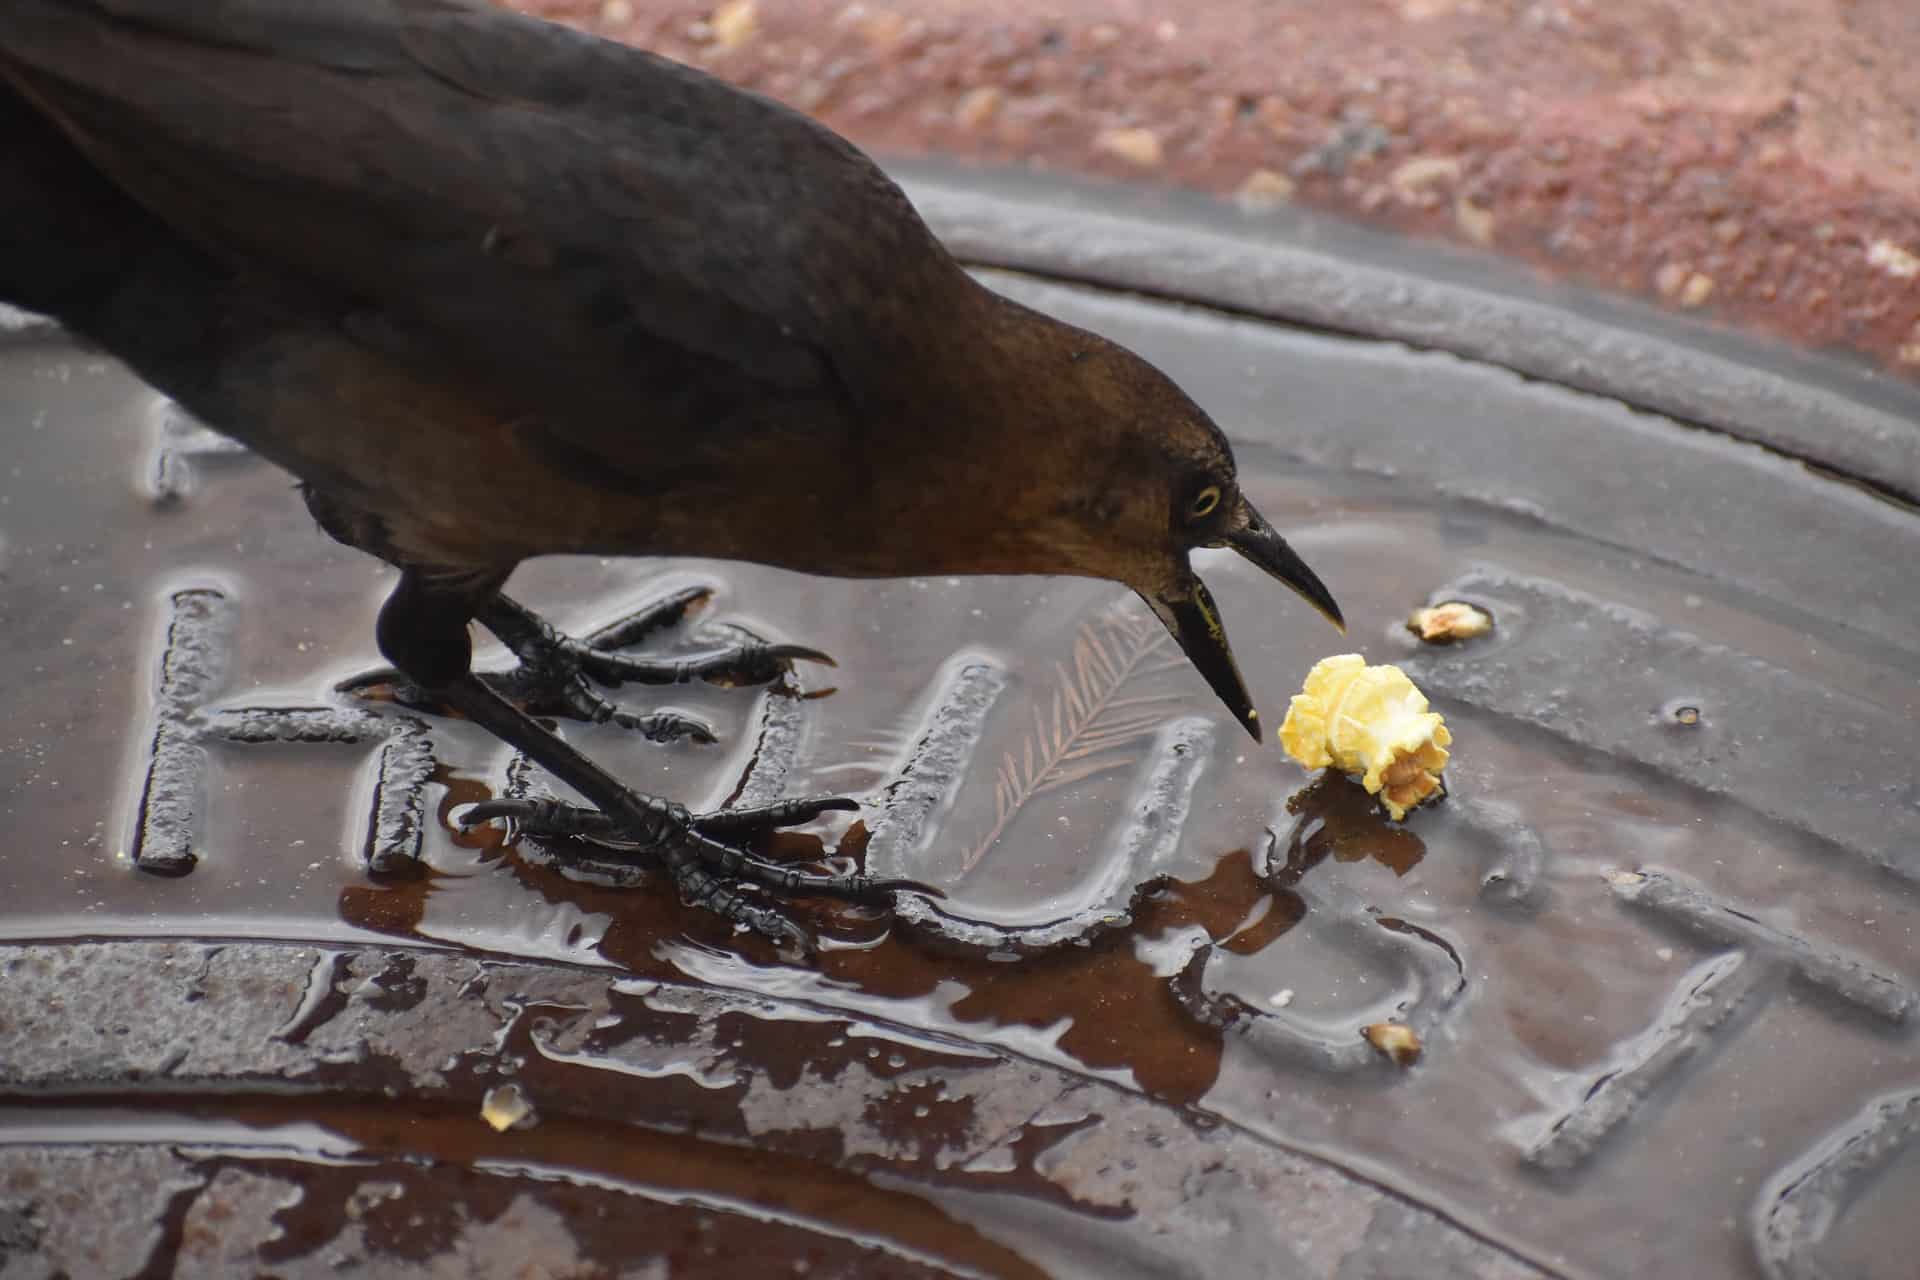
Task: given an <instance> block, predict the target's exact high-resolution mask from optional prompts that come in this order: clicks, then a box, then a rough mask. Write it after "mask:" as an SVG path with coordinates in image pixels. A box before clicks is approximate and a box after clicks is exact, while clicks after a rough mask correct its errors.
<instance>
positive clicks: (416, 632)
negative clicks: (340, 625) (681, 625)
mask: <svg viewBox="0 0 1920 1280" xmlns="http://www.w3.org/2000/svg"><path fill="white" fill-rule="evenodd" d="M503 580H504V575H502V574H499V573H497V572H486V573H477V572H470V573H445V572H436V571H433V570H426V569H420V568H408V569H404V570H402V572H401V576H400V583H399V585H398V586H396V587H395V588H394V590H393V594H392V595H391V596H389V597H388V598H387V602H386V604H385V606H384V607H382V609H381V610H380V622H379V641H380V649H381V652H383V653H384V654H386V656H387V658H388V660H389V661H391V662H392V663H393V664H394V666H396V667H398V668H399V669H400V671H401V672H402V673H403V674H405V675H407V676H408V677H409V678H410V679H412V680H415V681H417V682H418V683H419V684H420V685H421V687H422V689H423V690H425V691H426V692H427V693H428V694H429V695H430V696H432V697H434V698H436V699H438V700H439V701H441V702H442V703H444V704H445V705H447V706H448V707H450V708H452V709H453V710H455V711H457V712H459V713H460V714H462V715H464V716H465V717H466V718H467V719H469V720H471V721H473V722H474V723H475V724H478V725H480V726H481V727H482V728H484V729H486V730H488V731H489V732H491V733H492V734H493V735H494V736H495V737H497V738H499V739H500V740H501V741H503V742H505V743H507V744H508V745H509V746H512V747H514V748H516V749H517V750H519V751H521V752H523V753H524V754H525V755H526V756H527V757H528V758H529V759H531V760H532V761H534V763H536V764H538V765H540V766H541V767H542V768H544V769H546V770H547V771H548V772H549V773H551V774H553V775H554V776H555V777H557V778H559V779H560V781H562V782H564V783H566V784H567V785H568V786H569V787H572V788H573V789H574V790H575V791H577V792H579V793H580V794H581V795H582V796H583V797H585V798H586V799H587V800H588V801H590V802H591V803H592V804H593V805H594V806H595V807H596V809H597V810H598V815H599V817H602V818H604V819H605V823H604V826H603V827H602V829H601V834H602V836H603V837H614V838H617V840H618V844H617V845H614V844H613V843H611V842H610V841H608V840H605V839H603V840H602V841H601V843H602V845H603V847H618V848H621V849H623V850H627V851H631V852H632V853H634V854H637V855H641V856H646V857H650V858H652V859H654V860H656V861H657V862H658V863H659V864H660V865H661V867H662V868H664V869H665V870H666V872H667V873H668V874H669V875H671V876H672V877H673V880H674V883H675V884H676V885H678V886H679V889H680V892H681V894H682V896H683V897H684V898H685V899H686V900H687V902H688V903H689V904H691V905H693V906H696V907H700V908H703V909H705V910H708V911H712V912H714V913H715V914H716V915H719V916H721V917H722V918H724V919H726V920H729V921H732V922H733V923H735V924H740V925H745V926H747V927H748V928H751V929H753V930H754V931H755V932H757V933H760V934H762V935H764V936H765V937H768V938H771V939H772V940H774V941H775V942H777V943H780V944H783V945H787V946H795V947H799V948H800V949H802V950H811V948H812V939H811V938H810V937H809V936H808V935H807V933H806V931H805V930H804V929H802V928H801V927H800V926H799V925H798V924H796V923H794V922H793V921H792V920H790V919H789V918H788V917H787V916H786V915H785V914H784V913H783V912H781V911H780V910H779V909H778V908H776V907H773V906H771V905H768V904H766V903H763V902H761V901H758V900H756V899H755V898H754V897H750V896H748V895H747V894H744V893H742V892H741V891H740V890H739V888H737V887H736V886H737V885H738V883H739V882H741V881H746V882H750V883H754V884H758V885H761V886H763V887H765V888H768V889H771V890H774V891H775V892H782V893H791V894H828V895H832V896H836V897H842V898H848V899H853V900H857V901H879V900H884V899H886V898H888V897H889V896H890V895H892V894H894V893H896V892H902V891H912V892H926V893H932V892H934V890H931V889H929V888H927V887H926V886H923V885H920V884H918V883H916V882H914V881H911V880H881V879H876V878H874V877H871V876H864V875H862V876H851V875H816V874H811V873H807V872H799V871H794V870H792V869H791V868H789V867H785V866H782V865H781V864H779V863H775V862H771V861H769V860H767V859H765V858H762V857H760V856H758V855H756V854H753V853H749V852H747V851H746V850H744V849H740V848H737V847H736V846H735V845H733V844H732V843H730V839H731V838H737V837H738V836H740V835H741V834H744V833H746V832H748V831H750V830H752V829H756V828H765V827H777V826H785V825H791V824H793V823H795V822H804V821H810V820H811V819H812V818H814V817H816V816H818V815H819V814H820V813H823V812H826V811H827V810H830V809H850V808H852V807H854V806H853V802H852V801H850V800H842V799H815V800H794V801H782V802H779V803H776V804H773V805H767V806H764V807H762V808H759V809H750V810H735V811H731V812H721V813H714V814H702V815H699V816H697V817H696V816H695V815H693V814H691V813H689V812H688V811H687V809H686V808H685V807H684V806H682V805H678V804H675V803H673V802H672V801H670V800H663V799H659V798H658V797H654V796H645V795H641V794H639V793H638V792H635V791H633V790H631V789H630V788H628V787H626V786H625V785H623V784H622V783H621V782H620V781H619V780H618V779H616V778H614V777H613V775H611V774H609V773H607V772H606V771H605V770H603V769H601V768H600V766H598V765H596V764H594V763H593V761H591V760H589V759H588V758H587V757H586V756H584V755H582V754H581V753H580V752H579V751H577V750H575V749H574V748H573V747H571V746H569V745H568V744H567V743H565V742H563V741H562V740H561V739H560V738H558V737H556V736H555V735H554V734H552V733H551V732H549V731H548V730H547V729H545V728H544V727H542V726H541V725H540V723H539V722H538V721H536V720H534V719H533V717H531V716H529V715H528V714H527V713H526V712H524V711H522V710H520V709H519V708H518V707H516V706H514V705H513V704H512V703H511V702H508V701H507V700H506V699H505V698H503V697H501V696H500V695H499V694H498V693H496V692H494V691H493V690H492V689H491V688H489V687H488V686H487V685H486V684H485V683H484V682H483V681H481V680H480V678H479V677H478V676H476V675H474V673H473V671H472V669H471V662H472V657H473V649H472V642H471V640H470V639H469V637H468V634H467V621H468V619H469V618H471V617H473V616H474V614H475V613H476V612H477V611H478V607H479V606H481V605H482V604H483V602H484V601H485V599H486V598H487V597H488V596H491V595H493V594H495V593H497V592H498V590H499V585H500V583H501V582H502V581H503ZM476 809H480V810H482V812H481V814H480V817H481V818H483V819H484V817H487V816H509V817H511V816H515V815H517V814H522V813H524V810H523V809H522V808H521V807H520V802H511V801H502V802H494V803H493V804H492V805H490V806H485V807H482V806H476ZM556 812H566V813H568V814H570V815H572V820H573V821H575V822H576V823H578V824H582V825H584V824H585V823H586V821H587V820H586V819H585V818H584V817H582V816H581V814H582V813H583V811H579V810H575V809H573V808H572V807H571V806H565V807H561V808H558V809H556ZM595 822H596V824H597V823H598V819H595Z"/></svg>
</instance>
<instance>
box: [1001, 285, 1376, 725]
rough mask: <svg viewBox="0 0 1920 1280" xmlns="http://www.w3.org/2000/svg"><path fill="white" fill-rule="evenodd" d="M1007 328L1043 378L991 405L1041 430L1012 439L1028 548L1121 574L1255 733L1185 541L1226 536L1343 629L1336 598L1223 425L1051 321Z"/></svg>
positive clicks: (1249, 703)
mask: <svg viewBox="0 0 1920 1280" xmlns="http://www.w3.org/2000/svg"><path fill="white" fill-rule="evenodd" d="M1028 316H1029V317H1032V313H1028ZM1035 321H1040V323H1036V322H1035ZM1015 331H1016V332H1017V333H1020V334H1021V335H1022V336H1023V337H1024V339H1025V341H1026V345H1025V348H1024V349H1023V350H1021V351H1020V352H1018V353H1017V354H1015V353H1013V352H1006V353H1005V354H1007V355H1010V356H1012V358H1013V359H1014V360H1015V361H1016V362H1018V363H1022V364H1026V365H1027V366H1028V371H1029V373H1031V374H1032V375H1033V376H1031V377H1030V378H1028V379H1026V380H1024V381H1025V385H1026V386H1028V387H1029V388H1031V387H1036V386H1037V387H1044V388H1045V390H1044V391H1042V392H1040V393H1039V395H1038V397H1037V401H1036V402H1035V403H1030V404H1027V405H1024V406H1015V405H1011V404H1009V405H1004V406H1002V407H1001V410H1000V412H1001V413H1002V414H1004V415H1006V417H1008V418H1015V419H1016V420H1017V419H1019V418H1025V419H1026V420H1027V421H1028V422H1034V421H1035V419H1034V416H1033V415H1034V414H1036V413H1038V414H1039V415H1041V416H1040V417H1039V419H1038V426H1037V428H1036V430H1037V431H1040V432H1045V433H1046V435H1045V436H1044V437H1043V438H1036V439H1035V440H1034V441H1033V444H1034V446H1035V447H1033V448H1031V449H1028V450H1022V453H1023V454H1024V455H1025V456H1026V457H1029V458H1032V459H1035V465H1034V467H1033V473H1032V475H1030V476H1029V484H1028V485H1027V486H1026V487H1025V492H1024V493H1023V494H1022V495H1021V497H1020V498H1019V504H1020V507H1021V510H1022V512H1023V516H1022V518H1021V520H1020V524H1021V525H1022V526H1023V534H1024V536H1025V539H1026V540H1028V542H1029V545H1030V546H1031V547H1032V548H1033V551H1032V558H1033V559H1036V560H1037V559H1039V558H1041V557H1042V556H1043V555H1045V556H1051V557H1053V558H1054V560H1055V564H1056V568H1055V569H1054V571H1056V572H1065V573H1074V574H1083V575H1087V576H1092V577H1101V578H1110V579H1112V580H1114V581H1117V582H1122V583H1125V584H1126V585H1127V586H1130V587H1132V588H1133V589H1134V590H1135V591H1136V592H1138V593H1139V594H1140V596H1141V598H1142V599H1144V600H1145V601H1146V602H1147V604H1148V605H1149V606H1150V607H1151V608H1152V609H1153V612H1154V613H1155V614H1156V615H1157V616H1158V617H1159V619H1160V621H1161V622H1163V623H1164V624H1165V625H1166V628H1167V630H1168V631H1170V632H1172V633H1173V637H1174V639H1175V640H1177V641H1178V642H1179V644H1180V647H1181V648H1182V649H1183V650H1185V651H1186V654H1187V657H1188V658H1189V659H1191V660H1192V662H1193V665H1194V666H1196V667H1197V668H1199V670H1200V674H1201V675H1203V676H1204V677H1206V680H1207V683H1208V684H1210V685H1211V686H1212V687H1213V690H1214V692H1215V693H1216V694H1218V695H1219V696H1220V699H1221V700H1222V701H1223V702H1225V703H1226V704H1227V707H1228V709H1229V710H1230V711H1232V713H1233V715H1234V718H1235V719H1236V720H1238V721H1239V722H1240V723H1241V724H1242V725H1243V726H1245V728H1246V729H1247V731H1248V732H1249V733H1250V734H1252V735H1253V737H1254V738H1255V739H1256V740H1257V739H1258V738H1259V737H1260V721H1259V716H1258V713H1257V711H1256V710H1255V708H1254V705H1253V700H1252V698H1251V697H1250V696H1249V695H1248V693H1247V687H1246V683H1245V681H1244V680H1242V679H1241V676H1240V671H1239V667H1238V665H1237V664H1236V663H1235V662H1234V658H1233V650H1232V648H1231V647H1230V646H1229V645H1228V643H1227V633H1226V630H1225V628H1224V627H1223V626H1222V624H1221V620H1220V612H1219V610H1218V609H1217V608H1216V607H1215V606H1214V602H1213V597H1212V595H1211V594H1210V593H1209V592H1208V591H1207V588H1206V584H1205V583H1203V582H1201V580H1200V578H1199V575H1197V574H1196V573H1195V572H1194V571H1193V567H1192V565H1191V564H1190V562H1189V558H1190V556H1191V554H1192V553H1193V551H1194V550H1195V549H1197V548H1200V547H1231V548H1233V549H1234V550H1235V551H1237V552H1239V553H1240V554H1241V555H1242V556H1245V557H1246V558H1247V559H1248V560H1250V561H1252V562H1253V563H1254V564H1255V565H1257V566H1259V567H1260V568H1262V569H1264V570H1266V571H1267V573H1269V574H1271V575H1272V576H1273V577H1275V578H1278V579H1279V580H1280V581H1281V582H1284V583H1285V584H1286V585H1287V586H1289V587H1291V588H1293V590H1294V591H1296V592H1297V593H1299V594H1300V595H1301V596H1302V597H1304V598H1305V599H1306V601H1307V602H1308V603H1309V604H1311V605H1313V607H1314V608H1315V609H1317V610H1319V612H1320V613H1321V614H1322V615H1323V616H1324V617H1326V619H1327V620H1328V621H1330V622H1332V623H1333V624H1334V625H1335V626H1336V627H1339V628H1341V629H1342V630H1345V623H1344V621H1343V620H1342V618H1341V615H1340V606H1339V605H1338V604H1336V603H1335V602H1334V599H1333V595H1332V594H1331V593H1330V592H1329V591H1328V590H1327V588H1326V586H1325V584H1323V583H1322V582H1321V581H1320V578H1319V576H1318V575H1316V574H1315V573H1314V571H1313V570H1312V569H1310V568H1308V567H1307V564H1306V562H1305V561H1304V560H1302V559H1301V558H1300V557H1299V556H1298V555H1297V554H1295V553H1294V551H1293V549H1292V548H1291V547H1289V546H1288V545H1287V543H1286V540H1285V539H1283V538H1282V537H1281V536H1280V535H1279V534H1278V533H1277V532H1275V531H1274V528H1273V526H1272V525H1270V524H1268V523H1267V521H1266V519H1265V517H1263V516H1262V515H1261V514H1260V512H1259V511H1257V510H1256V509H1255V508H1254V506H1253V504H1252V503H1251V502H1249V501H1248V500H1247V496H1246V495H1245V494H1244V493H1242V492H1241V490H1240V484H1239V478H1238V475H1237V472H1236V470H1235V467H1234V459H1233V451H1232V449H1231V448H1230V447H1229V446H1228V444H1227V439H1226V437H1225V436H1224V435H1223V434H1222V433H1221V431H1220V429H1219V427H1217V426H1215V425H1214V423H1213V421H1212V419H1210V418H1209V417H1208V416H1207V414H1206V413H1205V411H1204V410H1202V409H1201V408H1200V406H1198V405H1197V404H1195V403H1194V402H1193V401H1192V400H1191V399H1190V398H1189V397H1188V396H1187V395H1186V394H1185V393H1184V392H1182V391H1181V390H1180V389H1179V388H1178V387H1176V386H1175V385H1174V384H1173V382H1172V380H1171V379H1169V378H1168V377H1167V376H1166V375H1165V374H1163V373H1161V372H1160V371H1159V370H1158V369H1156V368H1154V367H1153V366H1152V365H1151V364H1148V363H1147V362H1146V361H1144V360H1142V359H1140V358H1139V357H1138V356H1136V355H1134V354H1133V353H1132V352H1130V351H1128V350H1126V349H1125V348H1124V347H1121V346H1119V345H1117V344H1115V343H1112V342H1109V341H1106V340H1105V339H1102V338H1099V337H1097V336H1095V335H1093V334H1088V333H1085V332H1083V331H1081V330H1078V329H1074V328H1072V327H1071V326H1066V325H1061V324H1059V323H1058V322H1055V321H1051V320H1043V319H1042V318H1039V317H1032V318H1031V319H1024V322H1023V323H1019V324H1017V325H1016V326H1015ZM1035 362H1038V363H1040V364H1041V365H1042V366H1043V368H1042V369H1039V370H1035V369H1033V368H1032V366H1033V364H1034V363H1035ZM1002 420H1003V421H1005V420H1006V418H1003V419H1002Z"/></svg>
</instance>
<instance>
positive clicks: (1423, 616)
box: [1407, 600, 1493, 644]
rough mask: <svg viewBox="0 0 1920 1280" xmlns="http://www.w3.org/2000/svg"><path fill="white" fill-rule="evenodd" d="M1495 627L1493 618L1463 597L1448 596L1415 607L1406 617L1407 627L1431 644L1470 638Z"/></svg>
mask: <svg viewBox="0 0 1920 1280" xmlns="http://www.w3.org/2000/svg"><path fill="white" fill-rule="evenodd" d="M1492 629H1493V619H1492V618H1489V617H1488V616H1487V615H1486V614H1485V613H1483V612H1482V611H1481V610H1479V609H1476V608H1474V607H1473V606H1472V605H1470V604H1468V603H1466V602H1465V601H1464V600H1449V601H1447V602H1446V603H1445V604H1436V605H1433V606H1432V607H1430V608H1426V609H1415V610H1414V611H1413V615H1412V616H1411V617H1409V618H1408V619H1407V630H1409V631H1411V632H1413V633H1414V634H1415V635H1417V636H1419V637H1420V638H1421V639H1422V640H1424V641H1425V642H1426V643H1428V644H1452V643H1453V642H1454V641H1455V640H1471V639H1473V638H1474V637H1475V636H1482V635H1485V634H1486V633H1487V632H1488V631H1490V630H1492Z"/></svg>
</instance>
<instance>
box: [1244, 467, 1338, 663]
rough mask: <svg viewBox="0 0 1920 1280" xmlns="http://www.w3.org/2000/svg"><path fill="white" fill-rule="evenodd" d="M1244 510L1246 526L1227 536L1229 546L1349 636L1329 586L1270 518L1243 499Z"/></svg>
mask: <svg viewBox="0 0 1920 1280" xmlns="http://www.w3.org/2000/svg"><path fill="white" fill-rule="evenodd" d="M1240 509H1241V510H1242V511H1243V512H1244V513H1245V514H1246V522H1245V523H1244V524H1242V525H1241V526H1240V528H1239V529H1238V530H1237V531H1235V532H1233V533H1230V534H1228V535H1227V545H1228V546H1230V547H1232V548H1233V549H1234V550H1235V551H1238V552H1239V553H1240V554H1241V555H1243V556H1245V557H1246V558H1247V559H1249V560H1251V561H1253V562H1254V563H1255V564H1256V565H1258V566H1260V567H1261V568H1262V569H1265V570H1266V571H1267V572H1268V573H1270V574H1272V575H1273V576H1274V577H1276V578H1278V579H1280V581H1282V582H1284V583H1286V584H1287V585H1288V586H1290V587H1292V588H1293V589H1294V590H1295V591H1297V592H1299V593H1300V596H1301V598H1302V599H1304V600H1305V601H1306V602H1307V603H1308V604H1310V605H1312V606H1313V607H1314V608H1316V609H1318V610H1319V611H1320V616H1321V617H1323V618H1325V619H1326V620H1327V621H1328V622H1331V623H1332V624H1333V625H1334V626H1335V627H1336V628H1337V629H1338V630H1339V631H1340V634H1342V635H1345V634H1346V632H1347V620H1346V619H1345V618H1343V617H1341V616H1340V606H1339V605H1338V604H1336V603H1335V602H1334V599H1333V593H1332V592H1331V591H1329V590H1327V584H1326V583H1324V582H1322V581H1320V575H1319V574H1317V573H1315V572H1314V571H1313V570H1311V569H1309V568H1307V562H1306V561H1305V560H1302V559H1301V558H1300V557H1299V556H1298V555H1296V554H1294V550H1293V548H1292V547H1290V546H1288V545H1287V540H1286V539H1285V538H1283V537H1281V536H1280V535H1279V534H1277V533H1275V532H1274V531H1273V526H1272V525H1270V524H1268V523H1267V518H1266V517H1265V516H1263V515H1261V514H1260V513H1259V512H1258V511H1255V510H1254V509H1253V504H1252V503H1251V502H1248V501H1247V500H1246V499H1245V498H1242V499H1241V500H1240Z"/></svg>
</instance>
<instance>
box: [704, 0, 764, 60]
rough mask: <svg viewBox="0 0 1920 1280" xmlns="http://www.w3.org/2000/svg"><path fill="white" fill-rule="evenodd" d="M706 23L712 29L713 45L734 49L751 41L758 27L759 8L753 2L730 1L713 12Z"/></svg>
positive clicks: (746, 0)
mask: <svg viewBox="0 0 1920 1280" xmlns="http://www.w3.org/2000/svg"><path fill="white" fill-rule="evenodd" d="M708 23H709V24H710V25H711V26H712V27H713V39H714V43H716V44H718V45H719V46H720V47H721V48H722V49H735V48H738V47H739V46H741V45H743V44H745V43H746V42H747V41H749V40H751V39H753V33H754V32H755V31H756V30H757V29H758V28H759V26H760V12H759V6H758V5H756V4H755V3H754V0H730V2H729V3H727V4H723V5H721V6H720V7H719V8H718V9H715V10H714V11H713V16H712V17H711V18H709V19H708Z"/></svg>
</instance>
